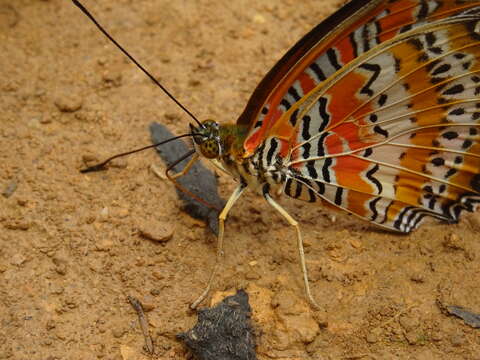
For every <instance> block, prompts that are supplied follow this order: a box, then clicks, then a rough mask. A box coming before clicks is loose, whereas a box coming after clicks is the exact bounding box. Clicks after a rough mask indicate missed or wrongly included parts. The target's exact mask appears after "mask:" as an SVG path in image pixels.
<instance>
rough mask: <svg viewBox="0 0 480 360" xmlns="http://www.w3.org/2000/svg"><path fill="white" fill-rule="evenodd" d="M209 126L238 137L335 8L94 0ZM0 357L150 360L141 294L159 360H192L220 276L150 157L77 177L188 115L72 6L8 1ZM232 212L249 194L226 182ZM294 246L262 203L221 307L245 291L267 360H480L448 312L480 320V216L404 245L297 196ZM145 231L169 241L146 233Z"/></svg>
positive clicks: (0, 11) (209, 248)
mask: <svg viewBox="0 0 480 360" xmlns="http://www.w3.org/2000/svg"><path fill="white" fill-rule="evenodd" d="M85 4H86V5H87V6H88V7H89V8H90V9H91V11H92V12H93V13H94V14H95V15H96V16H97V17H98V19H99V20H100V21H101V22H102V23H103V24H104V25H105V26H106V27H107V28H108V29H109V30H110V31H111V33H112V34H113V35H114V37H115V38H116V39H117V40H118V41H119V42H121V43H122V44H123V45H124V46H125V47H126V48H127V49H129V50H130V51H131V53H132V54H134V55H135V56H136V58H137V59H138V60H140V61H141V62H142V63H143V64H145V66H146V67H147V68H149V69H150V70H151V71H152V72H153V73H154V74H155V75H156V76H158V78H159V79H160V80H161V81H162V82H163V84H164V85H165V86H167V87H168V88H169V89H171V91H172V92H173V93H174V94H175V95H176V96H177V97H178V98H179V99H180V100H181V101H182V102H184V103H185V105H186V106H187V107H188V108H189V109H190V110H191V111H192V112H194V113H195V114H196V115H197V116H198V117H199V118H201V119H204V118H214V119H218V120H219V121H221V122H227V121H235V120H236V118H237V116H238V115H239V114H240V112H241V111H242V109H243V106H244V105H245V103H246V101H247V99H248V97H249V95H250V93H251V92H252V90H253V89H254V87H255V86H256V84H257V82H258V81H259V80H260V79H261V77H262V75H263V74H264V73H265V72H266V71H267V70H268V69H269V68H270V67H271V66H272V65H273V64H274V63H275V61H276V60H277V59H278V58H279V57H280V56H281V55H282V54H283V53H284V52H285V51H286V50H287V49H288V48H289V47H290V46H291V45H293V44H294V42H295V41H296V40H297V39H299V38H300V37H301V36H302V34H304V33H305V32H307V31H308V30H309V29H310V28H311V27H312V26H314V25H315V24H317V23H318V22H319V21H320V20H322V19H323V18H324V17H325V16H326V15H327V14H330V13H331V12H333V11H334V10H335V9H336V8H337V6H338V5H339V1H330V0H324V1H320V0H302V1H298V0H271V1H255V0H235V1H219V0H195V1H187V0H178V1H170V0H168V1H167V0H149V1H144V0H138V1H131V0H121V1H112V0H109V1H107V0H97V1H94V0H88V1H87V0H86V1H85ZM0 74H1V76H0V94H1V96H0V108H1V112H0V124H1V127H0V192H1V193H2V195H1V196H0V321H1V327H0V359H42V360H46V359H48V360H54V359H87V360H88V359H97V358H102V359H108V360H121V359H123V360H130V359H147V358H148V355H147V354H146V353H145V352H144V350H142V347H143V344H144V340H143V336H142V334H141V331H140V328H139V324H138V318H137V316H136V313H135V312H134V310H133V309H132V307H131V306H130V304H129V303H128V301H127V295H132V296H135V297H137V298H138V299H140V301H142V302H143V304H144V305H145V308H146V310H148V312H147V316H148V318H149V322H150V331H151V334H152V337H153V341H154V343H155V355H154V358H158V359H187V358H189V353H188V351H187V350H186V349H185V348H184V346H183V345H182V344H181V343H180V342H178V341H177V340H176V338H175V335H176V334H177V333H180V332H184V331H186V330H188V329H189V328H191V327H192V326H193V325H194V323H195V322H196V315H195V313H193V312H191V311H189V310H188V305H189V303H190V302H191V301H192V300H194V299H195V298H196V296H198V295H199V294H200V293H201V292H202V290H203V288H204V286H205V284H206V281H207V279H208V276H209V272H210V269H211V268H212V266H213V263H214V258H215V238H214V236H213V235H212V234H211V233H210V232H209V230H208V228H206V227H205V225H204V224H202V223H201V222H199V221H198V220H194V219H192V218H191V217H190V216H188V214H186V213H184V212H182V211H181V210H180V203H179V200H178V199H177V195H176V193H175V191H174V188H173V186H172V185H171V184H170V183H169V182H168V181H165V180H161V179H159V178H157V177H156V176H155V175H153V174H152V172H151V171H150V170H149V168H150V165H151V164H157V165H158V166H161V162H160V160H159V158H158V156H157V155H156V154H155V152H154V151H147V152H144V153H143V154H139V155H134V156H131V157H129V158H127V159H125V160H121V161H117V162H116V163H115V167H112V168H111V169H110V170H108V171H106V172H101V173H93V174H80V173H79V171H78V170H79V169H80V168H81V167H83V166H84V162H85V161H87V162H91V161H95V160H102V159H103V158H105V157H107V156H109V155H111V154H114V153H117V152H121V151H125V150H129V149H132V148H135V147H138V146H141V145H146V144H148V143H149V139H150V136H149V133H148V125H149V124H150V123H151V122H152V121H158V122H161V123H163V124H165V125H167V126H169V127H170V129H172V130H173V131H174V132H176V133H177V134H181V133H184V132H185V131H187V129H188V123H189V118H188V117H187V116H186V115H185V114H184V113H182V112H181V111H180V110H179V109H178V108H177V107H176V106H175V105H174V104H172V102H171V101H170V100H169V99H168V98H167V97H166V96H165V95H163V94H162V93H161V92H160V91H159V90H158V89H157V88H156V87H155V86H153V85H152V83H151V82H150V81H149V80H148V79H147V78H146V77H145V76H144V75H143V74H142V73H141V72H140V71H139V70H138V69H137V68H135V67H134V66H132V64H130V63H129V61H127V60H125V58H124V56H123V55H122V54H120V53H119V51H117V50H116V49H115V48H114V47H113V46H112V45H111V44H110V43H108V42H107V41H106V40H105V39H104V37H103V36H102V35H101V34H100V33H99V32H98V31H97V30H96V29H95V28H94V27H93V26H92V24H91V23H90V22H89V21H88V20H87V19H86V18H85V16H83V15H82V14H81V13H80V11H79V10H78V9H77V8H75V7H74V6H73V5H72V4H71V3H70V2H69V1H66V0H50V1H40V0H37V1H34V0H30V1H26V0H16V1H6V0H0ZM219 182H220V191H221V194H222V196H223V197H224V198H226V197H228V194H229V193H230V192H231V191H232V190H233V189H234V187H235V184H234V182H233V181H232V180H231V179H229V178H228V177H227V176H224V175H220V178H219ZM282 204H283V205H284V206H285V207H286V208H287V209H288V211H289V212H290V213H291V214H292V215H293V216H294V217H295V218H297V219H299V221H300V222H301V223H302V229H303V231H304V238H305V242H306V252H307V254H306V256H307V259H308V265H309V269H310V274H311V278H312V284H311V285H312V290H313V294H314V296H315V297H316V299H317V301H318V302H319V304H320V305H321V307H322V311H317V312H314V311H312V310H311V309H310V308H309V307H308V305H307V304H306V302H305V298H304V295H303V287H302V281H301V275H300V271H299V266H298V262H297V260H298V259H297V250H296V244H295V236H294V231H293V230H292V229H291V228H289V226H288V225H287V224H286V223H285V222H284V221H283V220H282V219H281V218H280V217H279V216H278V215H277V214H276V213H275V211H274V210H273V209H271V208H270V207H269V206H268V204H266V203H265V202H264V201H263V200H262V199H261V198H259V197H258V196H257V195H255V194H253V193H251V192H249V193H247V194H246V195H244V196H243V198H242V199H241V200H240V201H239V202H238V204H237V205H236V206H235V208H234V209H233V211H232V212H231V216H230V218H229V221H228V224H227V233H226V245H225V249H226V257H225V262H224V266H223V270H222V272H221V273H220V274H219V276H218V278H217V281H216V282H215V286H214V291H213V296H214V297H215V298H221V297H223V296H224V293H221V291H222V292H223V291H230V292H233V291H234V290H235V289H236V288H240V287H244V288H245V289H246V290H247V292H248V293H249V295H250V304H251V306H252V309H253V319H254V321H255V328H256V331H257V343H258V346H257V353H258V358H259V359H418V360H426V359H480V332H479V330H476V329H473V328H470V327H469V326H467V325H465V324H464V323H463V322H462V321H461V320H460V319H457V318H454V317H448V316H446V315H444V314H443V313H442V312H441V305H442V304H443V305H450V304H451V305H458V306H464V307H467V308H470V309H472V310H474V311H477V312H480V289H479V279H480V266H479V254H480V241H479V239H478V232H479V231H480V216H479V215H478V214H473V215H470V216H466V217H464V218H463V220H462V221H461V223H460V224H458V225H442V224H435V223H432V224H427V225H424V226H423V227H422V228H421V229H419V230H418V231H416V232H415V233H413V234H412V235H409V236H399V235H395V234H390V233H386V232H382V231H379V230H378V229H376V228H374V227H372V226H370V225H369V224H367V223H364V222H361V221H359V220H357V219H355V218H353V217H349V216H346V215H344V214H339V213H333V212H332V211H331V210H329V209H326V208H322V207H321V206H319V205H313V206H312V205H309V204H305V203H301V202H296V201H293V200H289V199H284V200H282ZM142 233H148V234H149V235H151V237H152V238H153V239H155V240H149V239H146V238H145V237H142V236H141V234H142Z"/></svg>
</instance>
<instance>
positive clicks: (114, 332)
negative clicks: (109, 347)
mask: <svg viewBox="0 0 480 360" xmlns="http://www.w3.org/2000/svg"><path fill="white" fill-rule="evenodd" d="M125 332H126V331H125V329H113V330H112V335H113V337H115V338H117V339H118V338H121V337H122V336H123V334H125Z"/></svg>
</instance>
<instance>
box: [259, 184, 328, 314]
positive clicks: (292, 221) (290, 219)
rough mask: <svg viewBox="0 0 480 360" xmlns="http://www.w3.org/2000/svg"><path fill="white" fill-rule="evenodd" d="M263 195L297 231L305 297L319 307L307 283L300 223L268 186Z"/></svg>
mask: <svg viewBox="0 0 480 360" xmlns="http://www.w3.org/2000/svg"><path fill="white" fill-rule="evenodd" d="M263 196H264V197H265V200H267V201H268V203H269V204H270V205H272V206H273V207H274V208H275V209H276V210H277V211H278V212H279V213H280V214H281V215H282V216H283V217H284V218H285V219H286V220H287V221H288V223H289V224H290V225H292V226H293V227H294V228H295V230H296V231H297V246H298V254H299V257H300V266H301V269H302V274H303V283H304V285H305V293H306V294H307V299H308V302H309V303H310V305H311V306H312V307H313V308H314V309H317V310H318V309H320V306H319V305H318V304H317V302H316V301H315V299H314V298H313V296H312V293H311V292H310V285H309V283H308V272H307V265H306V264H305V252H304V250H303V240H302V233H301V232H300V225H299V224H298V222H297V221H296V220H295V219H294V218H293V217H292V216H291V215H290V214H289V213H288V212H287V211H286V210H285V209H284V208H282V207H281V206H280V205H279V204H278V203H277V202H276V201H275V200H273V198H272V197H271V196H270V194H269V193H268V188H266V189H264V191H263Z"/></svg>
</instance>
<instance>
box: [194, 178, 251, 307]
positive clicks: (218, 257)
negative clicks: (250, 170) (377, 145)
mask: <svg viewBox="0 0 480 360" xmlns="http://www.w3.org/2000/svg"><path fill="white" fill-rule="evenodd" d="M246 188H247V186H246V184H243V183H242V184H240V185H239V186H237V188H236V189H235V191H234V192H233V194H232V195H230V198H229V199H228V201H227V204H226V205H225V207H224V208H223V210H222V212H221V213H220V215H219V216H218V242H217V255H216V259H215V266H214V267H213V270H212V272H211V274H210V278H209V279H208V283H207V287H206V288H205V290H204V291H203V293H202V294H201V295H200V296H199V297H198V298H197V300H195V301H194V302H193V303H192V304H191V305H190V308H191V309H195V308H196V307H197V306H198V305H199V304H200V303H201V302H202V301H203V300H205V298H206V297H207V295H208V293H209V292H210V288H211V287H212V283H213V280H214V279H215V275H216V273H217V271H218V268H219V267H220V265H221V259H222V257H223V235H224V231H225V220H226V219H227V215H228V212H229V211H230V209H231V208H232V207H233V204H235V202H236V201H237V200H238V198H239V197H240V195H242V193H243V192H244V190H245V189H246Z"/></svg>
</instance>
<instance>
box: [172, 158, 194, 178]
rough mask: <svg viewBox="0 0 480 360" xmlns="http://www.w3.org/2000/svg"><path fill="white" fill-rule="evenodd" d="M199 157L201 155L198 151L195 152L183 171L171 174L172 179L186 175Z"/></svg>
mask: <svg viewBox="0 0 480 360" xmlns="http://www.w3.org/2000/svg"><path fill="white" fill-rule="evenodd" d="M199 157H200V155H198V154H197V153H195V154H193V156H192V158H191V159H190V160H189V161H188V163H187V165H185V167H184V168H183V169H182V170H181V171H179V172H178V173H176V174H174V175H171V176H170V177H171V178H172V179H177V178H179V177H181V176H183V175H185V174H186V173H187V172H188V171H189V170H190V169H191V167H192V165H193V164H195V162H196V161H197V160H198V158H199Z"/></svg>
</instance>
